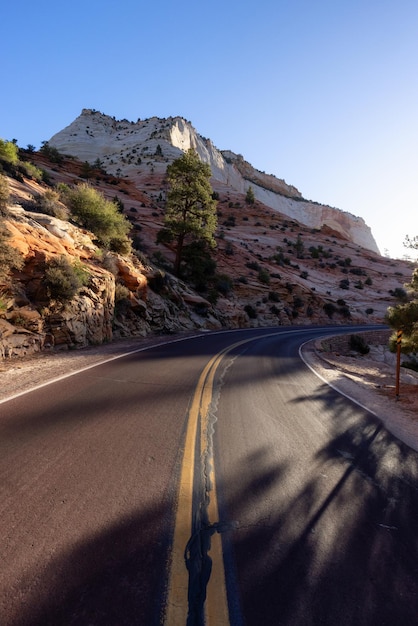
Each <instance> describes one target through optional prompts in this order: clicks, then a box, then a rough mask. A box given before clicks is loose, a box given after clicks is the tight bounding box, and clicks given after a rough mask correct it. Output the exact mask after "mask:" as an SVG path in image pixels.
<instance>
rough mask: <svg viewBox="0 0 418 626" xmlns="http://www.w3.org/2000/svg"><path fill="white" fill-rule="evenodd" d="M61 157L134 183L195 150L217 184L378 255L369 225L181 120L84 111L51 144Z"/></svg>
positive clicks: (55, 136)
mask: <svg viewBox="0 0 418 626" xmlns="http://www.w3.org/2000/svg"><path fill="white" fill-rule="evenodd" d="M49 143H50V145H51V146H53V147H55V148H57V149H58V150H59V152H62V153H63V154H68V155H74V156H76V157H78V158H79V159H80V160H81V161H88V162H89V163H91V164H93V163H94V162H96V161H97V159H99V160H100V161H101V162H102V164H103V167H104V168H105V169H106V170H107V171H108V172H110V173H112V174H117V173H118V172H119V171H123V173H124V175H126V176H128V177H129V178H131V179H132V180H134V181H135V179H137V180H140V179H141V177H144V176H145V175H147V174H149V173H150V171H152V172H153V173H154V172H155V173H160V174H162V173H164V172H165V170H166V167H167V163H169V162H171V161H173V160H174V159H176V158H178V157H179V156H180V155H181V154H182V153H183V152H185V151H187V150H188V149H189V148H194V149H195V150H196V151H197V152H198V154H199V156H200V158H201V159H202V161H204V162H206V163H209V165H210V167H211V170H212V184H213V187H214V188H215V189H216V188H217V185H220V186H221V187H222V186H226V187H228V188H229V189H231V190H233V191H236V192H239V193H244V194H245V193H246V191H247V189H248V187H249V186H250V185H251V186H252V188H253V191H254V196H255V198H256V199H258V200H259V201H260V202H262V203H263V204H265V205H266V206H268V207H271V208H272V209H274V210H276V211H278V212H280V213H282V214H284V215H287V216H288V217H289V218H291V219H294V220H297V221H298V222H300V223H302V224H305V225H307V226H310V227H312V228H321V227H322V226H324V225H326V226H329V227H330V228H332V229H333V230H335V231H336V232H338V233H340V234H341V235H343V236H344V237H346V238H347V239H348V240H349V241H352V242H354V243H356V244H358V245H360V246H361V247H363V248H366V249H368V250H371V251H373V252H376V253H379V250H378V247H377V245H376V242H375V240H374V237H373V235H372V233H371V230H370V228H369V227H368V226H367V225H366V224H365V222H364V220H363V219H362V218H360V217H356V216H354V215H352V214H351V213H347V212H343V211H340V210H339V209H336V208H333V207H329V206H325V205H321V204H318V203H315V202H309V201H306V200H304V199H303V198H302V195H301V193H300V192H299V191H298V190H297V189H296V187H293V186H292V185H288V184H287V183H286V182H285V181H284V180H280V179H278V178H276V177H275V176H272V175H269V174H264V173H263V172H260V171H258V170H256V169H255V168H253V167H252V166H251V165H250V164H249V163H248V162H246V161H245V160H244V159H243V157H242V156H240V155H236V154H235V153H233V152H232V151H230V150H225V151H220V150H218V149H217V148H216V147H215V146H214V145H213V143H212V142H211V141H210V139H205V138H203V137H202V136H201V135H199V134H198V133H197V132H196V130H195V129H194V128H193V126H192V124H191V123H190V122H188V121H186V120H184V119H183V118H181V117H170V118H167V119H160V118H157V117H153V118H150V119H146V120H138V121H137V122H129V121H128V120H119V121H118V120H115V119H114V118H111V117H109V116H107V115H104V114H102V113H99V112H98V111H93V110H91V109H83V111H82V113H81V115H80V116H79V117H77V118H76V119H75V120H74V121H73V122H72V123H71V124H70V125H69V126H67V127H66V128H64V129H63V130H62V131H60V132H59V133H57V134H55V135H54V136H53V137H52V138H51V139H50V141H49Z"/></svg>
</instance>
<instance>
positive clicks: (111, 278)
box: [0, 114, 412, 358]
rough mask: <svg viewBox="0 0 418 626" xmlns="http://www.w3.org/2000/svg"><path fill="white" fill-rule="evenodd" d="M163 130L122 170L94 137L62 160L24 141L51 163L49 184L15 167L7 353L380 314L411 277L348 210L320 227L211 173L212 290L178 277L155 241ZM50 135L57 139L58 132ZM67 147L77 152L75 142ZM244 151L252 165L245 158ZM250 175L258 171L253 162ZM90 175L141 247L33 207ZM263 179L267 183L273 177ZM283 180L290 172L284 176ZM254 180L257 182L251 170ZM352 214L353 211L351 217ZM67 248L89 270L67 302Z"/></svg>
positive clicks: (160, 211)
mask: <svg viewBox="0 0 418 626" xmlns="http://www.w3.org/2000/svg"><path fill="white" fill-rule="evenodd" d="M100 115H101V114H100ZM91 117H92V118H93V119H94V118H95V116H94V115H92V116H91ZM176 123H178V122H176ZM92 132H93V131H92ZM153 132H154V131H153ZM67 134H68V133H67ZM93 134H94V132H93ZM155 140H158V142H157V143H156V145H155V148H154V155H153V157H152V158H150V159H149V161H147V162H146V163H145V166H143V163H142V160H141V164H140V165H141V167H140V168H137V167H136V166H135V169H132V168H129V167H128V165H127V166H126V168H122V166H123V165H124V164H123V162H122V161H121V162H118V163H113V164H112V165H113V166H116V165H118V167H117V168H116V170H115V171H114V173H112V172H110V171H109V170H110V169H111V167H109V169H108V167H107V166H104V165H103V164H102V161H103V158H104V154H103V151H102V152H98V150H97V145H96V144H95V143H94V142H93V146H95V147H91V146H90V148H89V149H90V152H89V153H87V152H86V153H84V154H80V155H78V156H79V158H75V156H69V155H67V156H64V157H61V158H60V159H59V162H56V161H55V160H54V159H52V160H51V158H49V157H48V154H45V151H44V153H42V151H41V152H37V153H33V154H29V153H25V152H24V151H21V153H22V158H24V159H29V160H30V161H31V162H33V163H34V164H35V165H37V166H38V167H39V168H42V170H43V171H44V172H45V173H46V176H47V178H48V185H47V184H45V183H39V182H35V181H34V180H30V179H28V178H25V177H23V178H21V180H16V179H13V178H9V185H10V190H11V204H10V217H9V218H8V221H7V226H8V229H9V231H10V233H11V240H10V242H11V244H12V245H13V247H14V248H16V249H18V250H19V251H20V252H21V253H22V254H23V255H24V257H25V266H24V268H23V269H22V270H21V271H19V272H15V273H14V275H13V286H12V288H9V289H7V288H6V285H4V286H3V288H2V293H3V296H2V300H3V301H4V302H5V303H6V304H5V306H4V307H3V313H2V314H1V317H0V332H1V339H0V354H1V355H2V356H3V358H4V357H8V356H19V355H20V356H22V355H25V354H28V353H30V352H33V351H37V350H45V349H52V348H57V347H61V348H68V347H71V348H74V347H83V346H86V345H91V344H100V343H103V342H104V341H111V340H112V339H114V338H122V337H132V336H142V337H143V336H146V335H149V334H151V333H173V332H184V331H192V330H195V329H217V328H218V329H220V328H238V327H245V326H276V325H287V324H306V323H314V324H318V323H330V322H331V323H335V324H339V323H346V322H347V321H351V322H352V323H353V324H356V323H364V322H366V323H367V322H370V323H376V322H382V321H383V319H384V315H385V312H386V309H387V307H388V306H389V305H390V304H393V303H394V298H393V294H394V292H395V290H396V289H398V288H400V287H402V286H403V284H404V283H405V282H407V281H409V280H410V277H411V272H412V265H411V264H410V263H409V262H406V261H394V260H391V259H389V258H386V257H382V256H380V254H379V253H378V252H377V251H375V250H371V249H368V248H366V247H363V246H361V245H360V244H359V243H358V242H356V241H353V240H352V239H351V238H350V236H349V235H350V229H349V228H348V226H346V227H345V229H343V228H342V226H341V225H343V224H344V220H345V218H346V217H347V214H344V213H341V212H338V211H337V210H333V211H334V212H335V213H334V215H338V216H339V214H340V213H341V216H342V217H341V216H339V221H338V225H336V223H335V220H330V221H329V223H328V222H327V223H322V224H321V226H320V227H313V226H311V225H309V224H305V223H301V222H300V221H298V220H297V219H296V217H292V218H291V217H289V216H288V215H287V214H284V213H281V212H279V211H278V210H277V208H273V207H271V206H269V205H267V204H265V203H264V202H262V201H261V200H259V199H257V195H256V201H255V203H254V204H252V205H250V204H247V203H246V201H245V193H246V187H245V185H244V187H243V188H242V189H241V190H237V189H235V187H234V186H233V185H230V186H228V185H227V184H226V182H222V181H220V180H219V179H217V178H215V177H213V179H212V184H213V188H214V189H215V191H216V193H217V195H218V230H217V235H216V240H217V249H216V253H215V257H216V263H217V274H216V280H215V288H216V297H215V298H214V297H213V293H212V294H209V293H208V292H207V291H205V290H204V289H203V290H201V291H200V292H197V291H196V290H195V289H194V288H193V286H192V285H187V284H185V283H183V282H182V281H180V280H178V279H176V278H174V277H173V276H172V275H171V273H170V268H171V263H172V261H173V251H172V250H170V249H169V248H168V247H165V246H163V245H161V244H160V245H157V244H156V243H155V241H156V234H157V232H158V230H159V229H160V228H161V227H162V224H163V217H164V195H165V183H164V172H165V168H166V166H167V159H168V156H167V155H166V156H161V154H160V150H157V146H158V145H160V148H161V151H162V152H163V155H164V150H166V151H167V153H168V147H167V146H166V145H165V144H164V147H162V146H163V144H162V137H155ZM147 141H148V140H147ZM54 142H55V143H56V144H58V141H57V140H56V139H55V140H54ZM206 142H208V140H206ZM52 143H53V142H52V140H51V144H52ZM83 143H84V142H83ZM86 145H89V142H87V144H86ZM135 145H138V144H135ZM170 145H171V144H170ZM145 147H146V146H145ZM186 147H187V146H185V148H186ZM73 148H74V146H73ZM133 149H134V148H132V150H133ZM66 150H67V152H70V148H67V149H66ZM149 150H150V149H149ZM149 150H148V151H149ZM172 150H173V152H172V154H171V155H170V158H176V156H178V155H179V154H181V152H179V150H180V149H179V148H177V151H175V150H174V148H172ZM74 151H75V150H73V152H74ZM145 152H147V151H145ZM155 153H156V154H155ZM62 154H63V152H62ZM113 158H114V159H115V156H114V157H113ZM222 158H225V157H222ZM227 159H229V160H230V161H231V163H229V164H228V163H227V165H231V166H232V161H233V158H232V156H231V155H229V156H228V155H227ZM97 160H99V161H100V167H99V162H97V163H96V161H97ZM238 160H239V161H240V167H243V168H244V169H245V167H247V166H246V165H245V161H244V160H243V159H240V158H239V159H238ZM95 164H96V166H95ZM131 165H132V164H131ZM237 167H238V166H237ZM237 167H235V166H234V171H238V170H237ZM231 171H232V170H231ZM212 172H213V170H212ZM234 175H235V174H234ZM235 176H236V177H238V174H236V175H235ZM240 176H241V174H240ZM252 177H253V178H255V177H256V175H255V174H254V172H253V173H252ZM86 179H87V180H88V181H89V183H90V185H92V186H93V187H95V188H97V189H98V190H100V191H101V192H102V193H103V194H104V195H105V196H106V197H107V198H109V199H115V198H117V200H118V202H119V204H120V205H121V207H122V208H123V212H124V213H125V215H126V216H127V217H128V219H129V221H130V222H131V226H132V229H131V236H132V238H133V242H134V249H135V250H136V254H135V255H134V256H132V257H130V258H124V257H123V256H121V255H115V254H112V255H105V258H103V256H102V255H101V252H100V250H99V249H98V248H97V246H96V245H95V244H94V241H93V239H94V238H93V236H92V235H91V234H90V233H88V232H86V231H81V230H80V229H78V228H76V227H75V225H74V224H72V223H71V222H68V221H67V220H61V219H58V218H56V217H51V216H48V215H45V214H42V213H39V209H36V207H35V202H34V197H36V196H39V195H40V196H42V194H45V193H46V192H47V190H48V189H51V187H53V186H54V185H56V184H58V183H60V182H64V183H66V184H67V185H75V184H78V183H80V182H82V181H85V180H86ZM237 180H238V178H237ZM245 180H247V179H245ZM275 180H276V181H278V179H275ZM272 182H274V181H270V185H272ZM263 184H267V183H266V182H265V179H263ZM277 185H278V186H279V187H280V186H281V185H286V184H285V183H284V181H282V182H280V181H279V182H278V183H277ZM235 186H238V185H235ZM252 186H253V188H254V190H255V191H257V189H258V187H257V186H256V184H255V182H254V180H252ZM247 188H248V186H247ZM260 189H262V188H261V187H260ZM284 192H286V193H287V194H289V195H293V198H295V197H296V196H297V190H295V188H291V187H289V186H286V188H285V187H283V186H282V187H281V193H280V194H279V193H278V192H277V190H276V191H275V192H274V193H275V195H278V196H279V195H280V198H283V199H284V201H286V202H287V201H290V200H291V198H290V197H289V196H286V195H282V194H284ZM257 193H258V192H257ZM271 193H273V192H271ZM292 201H293V202H294V203H295V205H297V206H300V205H301V204H303V201H302V200H300V199H299V200H295V199H293V200H292ZM312 207H313V209H312V210H318V213H319V214H320V215H321V219H322V217H323V215H324V213H323V209H324V207H322V205H317V204H314V203H313V204H312ZM298 215H299V214H298ZM340 217H341V219H340ZM347 219H348V218H347ZM355 219H357V218H354V220H353V219H352V218H350V220H349V221H351V223H354V222H355ZM359 219H360V218H359ZM350 228H351V227H350ZM342 230H344V232H341V231H342ZM60 254H64V255H67V256H68V257H69V258H71V259H73V260H74V259H76V260H78V261H79V262H81V263H82V264H83V265H84V266H85V267H86V268H87V270H88V273H89V283H88V284H87V285H85V286H84V287H83V288H82V289H81V290H80V291H79V293H78V294H77V295H76V297H75V298H74V299H73V300H72V301H71V302H70V303H66V304H65V306H63V305H62V304H61V303H59V302H55V303H54V302H52V303H51V302H50V301H48V300H47V299H46V297H45V290H44V289H43V288H42V284H43V272H44V271H45V264H46V263H47V261H48V259H51V258H53V257H54V256H57V255H60ZM122 287H123V289H121V288H122ZM210 296H212V297H210Z"/></svg>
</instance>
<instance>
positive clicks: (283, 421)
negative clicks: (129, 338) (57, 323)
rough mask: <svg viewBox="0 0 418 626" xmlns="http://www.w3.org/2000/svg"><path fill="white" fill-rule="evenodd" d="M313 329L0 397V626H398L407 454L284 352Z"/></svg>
mask: <svg viewBox="0 0 418 626" xmlns="http://www.w3.org/2000/svg"><path fill="white" fill-rule="evenodd" d="M339 330H340V329H339ZM327 332H329V333H331V334H333V333H335V328H334V329H328V330H326V329H315V328H292V329H284V328H278V329H251V330H242V331H234V332H232V331H231V332H223V333H211V334H204V335H201V336H199V337H195V338H191V339H188V340H187V341H186V340H183V341H176V342H172V343H168V344H167V345H162V344H161V345H159V346H156V347H154V348H149V349H147V350H143V351H136V352H132V353H131V354H129V355H127V356H125V357H123V358H120V359H117V360H113V361H109V362H107V363H103V364H101V365H99V366H97V367H94V368H91V369H89V370H85V371H83V372H80V373H79V374H75V375H72V376H70V377H68V378H65V379H62V380H60V381H56V382H54V383H52V384H51V385H48V386H45V387H42V388H40V389H37V390H33V391H31V392H30V393H27V394H25V395H22V396H19V397H17V398H14V399H12V400H10V401H8V402H4V403H2V404H0V490H1V492H0V495H1V498H0V528H1V531H2V542H1V545H0V562H1V569H0V624H2V625H4V626H52V625H53V626H57V625H66V626H67V625H77V626H84V625H86V626H87V625H91V626H98V625H103V626H116V625H118V626H122V625H141V626H142V625H144V626H152V625H157V624H158V625H159V624H164V625H165V626H177V625H178V626H182V625H183V624H184V625H186V624H187V626H198V625H199V626H200V625H201V624H210V625H215V626H223V625H224V624H225V625H226V624H228V625H231V626H243V625H248V626H260V625H263V626H269V625H272V626H273V625H274V626H276V625H279V626H281V625H283V626H311V625H312V626H314V625H315V626H316V625H319V624H321V625H322V624H326V625H330V626H331V625H335V624H338V625H339V626H349V625H350V626H351V625H354V624H355V625H356V626H358V625H360V626H362V625H364V626H373V625H376V626H377V625H378V624H379V626H380V625H387V626H395V625H397V624H402V625H411V626H412V625H416V624H417V623H418V558H417V557H418V541H417V531H416V528H417V521H418V491H417V485H418V483H417V480H418V455H417V453H416V452H414V451H412V450H410V449H409V448H408V447H407V446H405V445H404V444H402V443H400V442H399V441H397V440H396V439H394V438H393V437H392V436H391V435H390V434H389V433H388V432H386V431H385V430H384V428H383V427H382V426H381V424H380V422H379V421H378V420H377V419H376V418H374V417H373V416H372V415H370V414H368V413H367V412H366V411H365V410H364V409H362V408H360V407H358V406H357V405H356V404H354V403H352V402H351V401H349V400H347V399H346V398H344V397H343V396H341V395H339V394H337V392H335V391H334V390H333V389H331V388H330V387H328V386H327V385H326V384H325V383H323V382H322V381H321V380H320V379H319V378H317V377H316V376H315V375H314V374H313V373H312V372H311V371H310V370H309V369H308V368H307V367H306V365H305V364H304V363H303V362H302V361H301V359H300V357H299V346H300V345H301V343H303V342H304V341H306V340H308V339H309V338H311V337H314V336H322V335H324V334H326V333H327Z"/></svg>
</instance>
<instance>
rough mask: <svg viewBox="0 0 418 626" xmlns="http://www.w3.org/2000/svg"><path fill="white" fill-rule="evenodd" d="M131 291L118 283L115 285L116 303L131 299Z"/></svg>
mask: <svg viewBox="0 0 418 626" xmlns="http://www.w3.org/2000/svg"><path fill="white" fill-rule="evenodd" d="M129 293H130V292H129V289H128V288H127V287H126V286H125V285H122V283H116V285H115V303H117V302H120V301H121V300H127V299H128V298H129Z"/></svg>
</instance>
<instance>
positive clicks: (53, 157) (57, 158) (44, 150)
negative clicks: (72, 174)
mask: <svg viewBox="0 0 418 626" xmlns="http://www.w3.org/2000/svg"><path fill="white" fill-rule="evenodd" d="M39 152H41V154H43V155H44V156H46V158H47V159H48V160H49V161H51V163H57V164H58V165H59V164H61V163H62V162H63V161H64V157H63V156H62V154H60V153H59V152H58V150H57V149H56V148H54V147H53V146H50V145H49V143H48V142H47V141H44V142H43V144H42V147H41V149H40V150H39Z"/></svg>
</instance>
